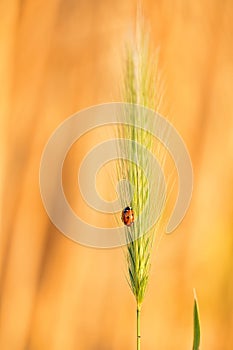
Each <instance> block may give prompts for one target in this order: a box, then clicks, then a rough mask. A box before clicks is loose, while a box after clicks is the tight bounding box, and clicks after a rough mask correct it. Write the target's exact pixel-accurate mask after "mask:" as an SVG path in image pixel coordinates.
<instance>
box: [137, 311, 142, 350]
mask: <svg viewBox="0 0 233 350" xmlns="http://www.w3.org/2000/svg"><path fill="white" fill-rule="evenodd" d="M140 320H141V308H140V306H137V350H140V349H141V325H140Z"/></svg>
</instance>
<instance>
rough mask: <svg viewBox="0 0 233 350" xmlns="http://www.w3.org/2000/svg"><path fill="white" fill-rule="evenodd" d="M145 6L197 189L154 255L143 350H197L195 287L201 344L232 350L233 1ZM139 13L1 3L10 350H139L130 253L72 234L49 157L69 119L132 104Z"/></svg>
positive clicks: (2, 334)
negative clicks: (48, 205) (55, 198)
mask: <svg viewBox="0 0 233 350" xmlns="http://www.w3.org/2000/svg"><path fill="white" fill-rule="evenodd" d="M143 7H144V13H145V19H146V21H147V22H148V24H149V27H150V31H151V42H152V45H153V46H154V47H155V48H157V47H159V50H160V66H161V67H162V69H163V75H164V77H165V81H166V104H167V107H166V109H167V112H168V116H169V117H170V118H171V119H172V122H173V124H174V125H175V127H176V128H177V130H179V132H180V134H181V135H182V137H183V138H184V140H185V142H186V144H187V146H188V148H189V151H190V154H191V158H192V162H193V167H194V176H195V183H194V192H193V198H192V203H191V207H190V208H189V211H188V214H187V216H186V217H185V219H184V221H183V222H182V224H181V225H180V227H179V228H178V229H177V230H176V232H175V233H174V234H172V235H170V236H165V237H164V239H163V240H162V243H161V244H160V247H159V249H158V251H157V252H156V254H155V255H154V259H153V266H152V273H151V280H150V285H149V290H148V294H147V297H146V300H145V303H144V308H143V312H142V331H141V332H142V344H143V346H142V349H147V350H149V349H160V350H167V349H172V350H178V349H179V350H186V349H191V346H192V308H193V295H192V288H193V287H195V288H196V290H197V294H198V299H199V308H200V315H201V327H202V346H201V348H202V349H206V350H208V349H210V350H231V349H233V235H232V232H233V206H232V196H233V186H232V182H233V99H232V97H233V96H232V81H233V45H232V38H233V2H232V1H231V0H222V1H219V0H203V1H190V0H186V1H184V0H175V1H171V0H156V1H153V0H144V5H143ZM135 16H136V1H129V0H128V1H127V0H126V1H123V0H118V1H112V0H47V1H45V0H25V1H22V0H21V1H20V0H1V2H0V18H1V20H0V38H1V40H0V79H1V85H0V113H1V128H0V130H1V138H0V142H1V173H0V174H1V180H2V181H1V195H2V199H3V200H2V205H1V211H2V217H1V218H2V230H1V255H0V257H1V309H0V349H1V350H42V349H43V350H47V349H49V350H74V349H76V350H77V349H79V350H105V349H106V350H114V349H121V350H124V349H125V350H129V349H135V321H136V314H135V303H134V298H133V296H132V295H131V292H130V290H129V287H128V285H127V282H126V279H125V275H124V269H125V266H124V259H123V254H122V250H121V249H112V250H97V249H92V248H87V247H83V246H81V245H78V244H76V243H74V242H72V241H70V240H69V239H68V238H66V237H65V236H63V235H62V234H61V233H60V232H59V231H58V230H56V228H55V227H54V226H53V225H52V224H51V222H50V221H49V219H48V217H47V215H46V212H45V210H44V207H43V205H42V202H41V197H40V192H39V184H38V183H39V181H38V174H39V164H40V157H41V153H42V151H43V148H44V146H45V144H46V142H47V140H48V138H49V136H50V135H51V133H52V132H53V131H54V129H55V128H56V127H57V126H58V125H59V123H61V122H62V121H63V120H65V119H66V118H67V117H68V116H70V115H71V114H73V113H75V112H76V111H78V110H80V109H82V108H86V107H89V106H91V105H95V104H99V103H103V102H109V101H119V100H120V95H119V89H118V88H119V80H120V75H121V69H122V49H123V46H124V42H125V40H127V38H128V37H129V36H130V32H131V31H132V27H133V26H134V23H135ZM85 140H86V143H88V140H87V139H85ZM84 148H85V143H84ZM80 149H82V151H83V148H80ZM70 167H72V165H71V164H70ZM77 200H79V199H77ZM80 201H81V199H80Z"/></svg>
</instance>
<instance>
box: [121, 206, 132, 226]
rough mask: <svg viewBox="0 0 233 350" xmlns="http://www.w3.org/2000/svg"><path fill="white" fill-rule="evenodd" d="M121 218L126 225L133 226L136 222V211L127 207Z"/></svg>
mask: <svg viewBox="0 0 233 350" xmlns="http://www.w3.org/2000/svg"><path fill="white" fill-rule="evenodd" d="M121 220H122V221H123V223H124V224H125V225H126V226H131V225H132V224H133V222H134V212H133V209H132V208H131V207H126V208H125V209H124V210H122V213H121Z"/></svg>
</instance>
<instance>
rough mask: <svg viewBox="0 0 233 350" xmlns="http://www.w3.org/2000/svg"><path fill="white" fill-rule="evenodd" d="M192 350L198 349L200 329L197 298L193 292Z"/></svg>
mask: <svg viewBox="0 0 233 350" xmlns="http://www.w3.org/2000/svg"><path fill="white" fill-rule="evenodd" d="M193 333H194V335H193V350H199V349H200V340H201V329H200V320H199V311H198V304H197V297H196V293H195V291H194V307H193Z"/></svg>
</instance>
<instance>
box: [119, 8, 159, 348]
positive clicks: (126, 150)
mask: <svg viewBox="0 0 233 350" xmlns="http://www.w3.org/2000/svg"><path fill="white" fill-rule="evenodd" d="M125 52H126V56H125V67H124V71H123V84H122V100H123V101H124V102H126V103H130V104H131V105H133V106H135V109H134V108H133V109H130V111H131V112H130V113H128V114H129V115H127V111H126V124H124V125H122V124H121V125H120V126H119V127H118V137H119V138H122V139H124V140H125V139H130V140H132V141H133V142H132V143H128V144H127V147H125V146H120V149H119V160H118V163H117V176H118V180H119V181H120V180H122V178H124V179H127V180H128V181H129V183H130V184H131V186H130V185H129V184H127V183H122V182H119V183H120V186H119V197H120V200H121V205H122V209H124V208H125V207H127V206H130V207H132V208H133V210H134V214H135V222H134V224H132V225H130V226H125V235H126V239H127V249H126V254H125V255H126V259H127V270H128V283H129V286H130V288H131V290H132V292H133V294H134V296H135V299H136V305H137V350H140V347H141V332H140V317H141V307H142V303H143V300H144V297H145V292H146V289H147V285H148V280H149V273H150V267H151V253H152V247H153V243H154V240H155V238H157V237H156V236H157V233H159V232H161V231H162V227H161V226H163V220H162V219H161V217H162V216H160V219H159V220H158V221H157V223H156V225H155V226H154V227H153V228H152V229H150V230H149V231H148V232H143V230H144V229H145V227H146V225H145V222H146V221H148V220H149V217H150V216H151V215H155V211H156V210H155V209H156V208H157V209H158V207H159V209H158V210H160V209H161V212H162V210H163V208H164V203H165V200H166V198H165V195H164V193H162V191H161V195H160V192H159V190H158V192H157V193H158V194H159V195H158V196H157V197H158V198H152V199H150V200H151V203H152V204H151V205H149V206H146V202H147V201H148V200H149V197H150V193H149V185H148V184H149V183H150V182H151V183H153V184H154V186H157V187H159V183H160V179H158V177H159V175H158V174H157V173H156V170H155V169H153V167H152V164H151V162H150V160H149V153H150V152H152V153H153V154H154V153H156V156H157V158H159V161H160V166H161V167H162V168H163V165H164V162H165V156H166V152H165V150H164V149H163V148H162V147H161V144H159V143H158V142H156V141H155V139H154V137H153V135H152V134H150V133H149V132H148V131H145V130H143V129H140V128H137V127H135V126H134V125H135V124H134V121H135V119H136V114H137V113H142V112H141V110H140V109H139V108H137V105H140V106H144V107H146V108H149V109H153V110H154V111H155V112H157V111H158V110H159V108H160V105H161V102H162V97H163V92H162V86H161V84H160V76H159V74H158V55H157V54H155V55H152V54H151V53H150V48H149V35H147V34H146V33H145V30H144V24H143V20H142V15H141V11H140V10H139V11H138V18H137V28H136V40H135V41H134V42H133V43H132V44H130V45H127V46H126V50H125ZM146 108H145V110H146ZM142 114H143V115H142V118H145V124H146V125H147V128H148V126H149V128H148V129H149V130H153V126H152V125H151V127H150V125H148V123H150V121H148V120H147V119H146V112H145V114H144V113H142ZM127 121H130V124H131V125H128V124H127ZM163 132H164V131H163ZM140 145H142V146H143V147H141V146H140ZM122 154H123V155H124V159H123V157H121V155H122ZM132 158H134V159H136V162H138V163H139V164H141V166H140V167H139V166H138V165H136V164H135V163H133V162H132V161H127V160H125V159H132ZM145 169H146V172H144V171H145ZM145 173H146V174H147V177H146V176H145ZM142 212H143V215H140V214H142Z"/></svg>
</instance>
